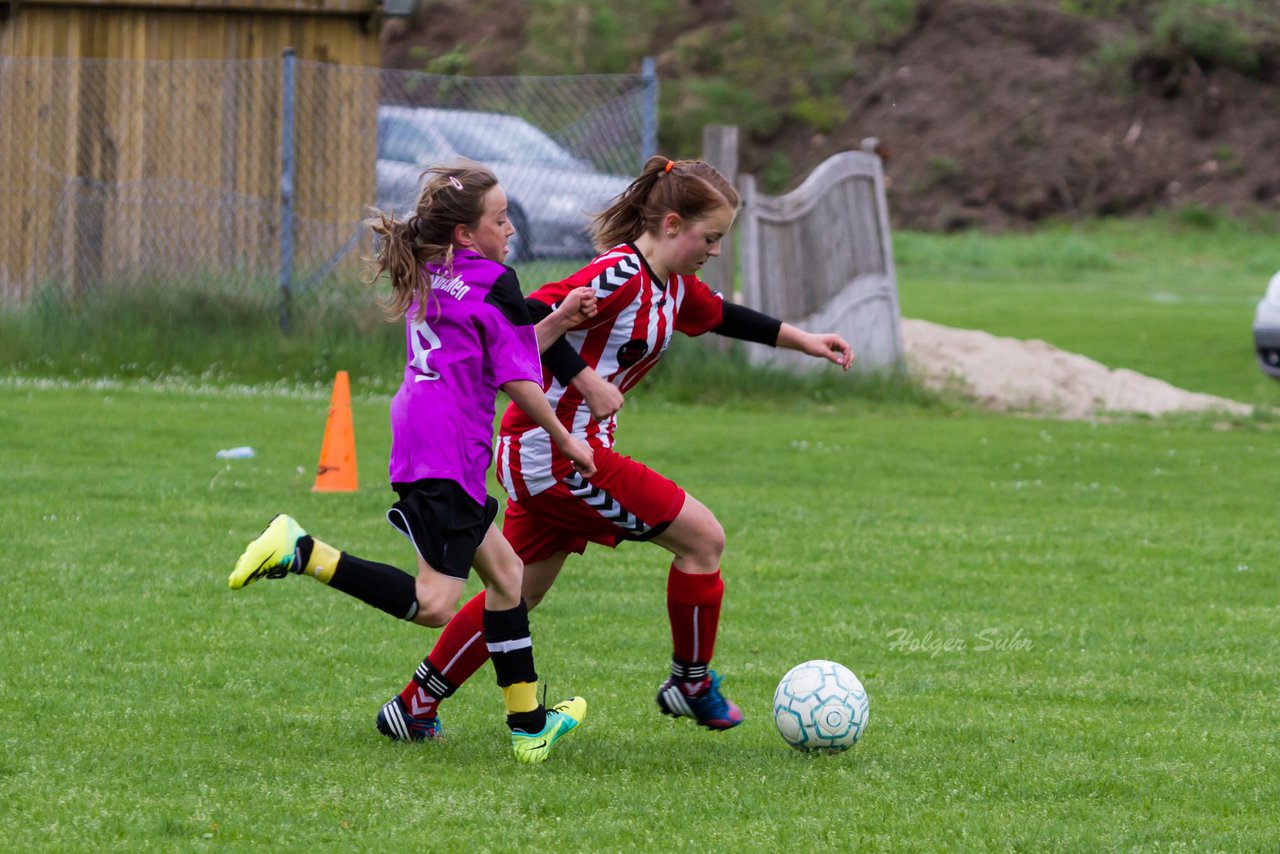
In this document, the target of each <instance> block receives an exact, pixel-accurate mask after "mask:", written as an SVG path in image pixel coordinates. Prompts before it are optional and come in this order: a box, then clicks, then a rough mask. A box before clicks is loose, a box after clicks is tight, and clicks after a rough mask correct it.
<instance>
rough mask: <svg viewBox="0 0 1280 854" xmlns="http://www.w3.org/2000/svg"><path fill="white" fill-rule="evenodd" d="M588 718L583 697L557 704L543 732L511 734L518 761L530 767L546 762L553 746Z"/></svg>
mask: <svg viewBox="0 0 1280 854" xmlns="http://www.w3.org/2000/svg"><path fill="white" fill-rule="evenodd" d="M586 716H587V701H586V700H584V699H582V698H581V697H570V698H569V699H567V700H565V701H563V702H561V703H557V704H556V705H555V706H554V707H553V708H550V709H548V710H547V725H546V726H544V727H543V728H542V732H536V733H527V732H519V731H513V732H512V733H511V747H512V749H513V750H514V751H515V754H516V760H517V761H519V762H524V763H525V764H528V765H532V764H535V763H538V762H545V761H546V759H547V756H549V755H550V754H551V748H552V746H554V745H555V743H556V742H557V741H559V740H560V737H561V736H564V735H568V734H569V733H571V732H573V731H574V730H575V729H577V728H578V725H579V724H581V723H582V721H583V719H584V718H586Z"/></svg>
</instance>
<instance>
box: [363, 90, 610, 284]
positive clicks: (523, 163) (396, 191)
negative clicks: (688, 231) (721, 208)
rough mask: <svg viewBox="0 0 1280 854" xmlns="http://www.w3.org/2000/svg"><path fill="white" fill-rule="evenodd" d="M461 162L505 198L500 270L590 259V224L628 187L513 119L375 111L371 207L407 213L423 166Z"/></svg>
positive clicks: (414, 110)
mask: <svg viewBox="0 0 1280 854" xmlns="http://www.w3.org/2000/svg"><path fill="white" fill-rule="evenodd" d="M457 157H466V158H469V159H471V160H474V161H476V162H478V163H482V164H484V165H485V166H488V167H489V168H490V169H492V170H493V172H494V174H495V175H497V176H498V181H499V183H501V184H502V188H503V189H504V190H505V191H506V193H507V209H508V211H509V215H510V218H511V224H512V225H513V226H515V229H516V234H515V235H513V236H512V238H511V241H510V243H509V248H510V254H509V255H508V256H507V261H508V263H514V262H516V261H522V260H527V259H530V258H538V257H555V258H573V257H581V258H589V257H591V256H592V255H594V254H595V250H594V248H593V247H592V244H591V236H590V233H589V231H588V226H589V224H590V222H591V219H592V217H593V216H594V215H595V214H596V213H599V212H600V211H601V210H603V209H604V208H605V207H607V206H608V204H609V202H610V201H611V200H612V199H613V198H614V197H615V196H617V195H618V194H619V193H621V192H622V191H623V190H624V189H626V187H627V185H628V184H630V183H631V179H630V178H629V177H627V176H624V175H610V174H607V173H604V172H600V171H599V170H597V169H595V168H594V167H592V166H591V165H590V164H589V163H586V162H585V161H583V160H580V159H579V158H577V157H575V156H573V155H572V154H570V153H569V152H568V151H567V150H565V148H564V147H563V146H561V145H560V144H559V143H557V142H556V141H555V140H553V139H552V138H551V137H549V136H548V135H547V134H545V133H544V132H543V131H541V130H539V129H538V128H536V127H534V126H533V125H532V124H530V123H529V122H527V121H525V120H524V119H522V118H519V117H518V116H510V115H505V114H502V113H488V112H482V111H478V110H453V109H440V108H436V107H400V106H382V107H379V108H378V160H377V193H378V197H377V199H376V201H375V203H374V204H375V205H376V207H378V208H379V209H380V210H383V211H388V212H391V211H394V212H396V213H397V215H399V216H403V215H404V214H405V213H407V212H409V211H412V210H413V206H414V203H415V202H416V200H417V197H418V190H419V187H420V181H421V177H422V172H423V170H424V169H426V168H427V167H428V166H431V165H433V164H437V163H444V162H447V161H449V160H452V159H454V158H457Z"/></svg>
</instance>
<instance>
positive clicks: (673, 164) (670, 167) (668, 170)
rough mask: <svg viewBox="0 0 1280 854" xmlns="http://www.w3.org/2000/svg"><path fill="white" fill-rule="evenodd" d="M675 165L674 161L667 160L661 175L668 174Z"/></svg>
mask: <svg viewBox="0 0 1280 854" xmlns="http://www.w3.org/2000/svg"><path fill="white" fill-rule="evenodd" d="M675 165H676V162H675V161H674V160H668V161H667V165H666V166H663V167H662V174H663V175H665V174H667V173H668V172H670V171H671V170H672V169H674V168H675Z"/></svg>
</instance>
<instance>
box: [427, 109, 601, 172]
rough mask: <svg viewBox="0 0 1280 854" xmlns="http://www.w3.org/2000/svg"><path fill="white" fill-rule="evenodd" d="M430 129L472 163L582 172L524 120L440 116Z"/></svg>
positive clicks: (483, 115) (476, 115)
mask: <svg viewBox="0 0 1280 854" xmlns="http://www.w3.org/2000/svg"><path fill="white" fill-rule="evenodd" d="M438 115H439V119H438V120H433V126H434V127H435V128H436V129H437V130H439V131H440V133H441V134H442V135H444V137H445V138H446V139H448V141H449V144H450V145H451V146H453V147H454V148H456V149H457V150H458V151H459V152H461V153H462V154H465V155H466V156H467V157H470V158H472V159H473V160H479V161H481V162H485V163H524V164H547V165H554V166H562V167H564V168H567V169H578V168H582V163H580V162H579V161H578V160H577V159H575V158H574V156H573V155H572V154H570V153H569V152H567V151H565V150H564V149H563V148H561V147H560V145H559V144H558V143H556V141H555V140H553V139H552V138H551V137H549V136H547V135H546V134H545V133H543V132H542V131H540V130H538V129H537V128H536V127H534V126H533V125H531V124H529V123H528V122H526V121H525V120H523V119H519V118H516V117H514V116H500V115H495V114H486V113H465V112H458V113H450V112H442V113H440V114H438Z"/></svg>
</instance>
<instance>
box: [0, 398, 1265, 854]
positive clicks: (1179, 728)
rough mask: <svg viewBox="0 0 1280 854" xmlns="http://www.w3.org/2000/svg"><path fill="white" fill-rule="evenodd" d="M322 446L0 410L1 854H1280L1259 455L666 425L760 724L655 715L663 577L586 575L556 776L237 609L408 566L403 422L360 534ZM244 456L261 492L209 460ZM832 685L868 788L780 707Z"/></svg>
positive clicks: (306, 606) (727, 420)
mask: <svg viewBox="0 0 1280 854" xmlns="http://www.w3.org/2000/svg"><path fill="white" fill-rule="evenodd" d="M326 409H327V400H326V399H324V397H323V396H317V395H314V394H312V395H289V394H285V393H263V394H253V393H212V392H208V391H206V392H196V391H183V390H180V389H172V388H171V389H161V390H154V389H150V388H147V387H139V386H132V387H129V386H123V387H110V386H108V387H93V386H92V385H89V384H79V385H73V386H70V387H33V386H32V385H30V384H25V383H14V382H6V383H4V384H2V385H0V413H2V414H0V430H2V431H3V432H4V434H5V435H6V436H9V437H10V438H9V439H7V440H6V442H5V443H4V445H3V451H2V452H0V453H2V457H3V465H0V481H2V484H0V485H2V486H3V489H4V494H5V495H6V496H7V498H6V500H5V502H4V505H3V511H2V515H0V518H2V519H3V529H4V531H5V540H6V553H7V554H8V555H9V556H10V560H9V561H8V567H7V573H8V578H7V580H6V584H5V585H4V586H5V590H6V591H8V592H7V594H6V605H7V607H6V618H5V631H4V632H3V633H2V634H0V650H2V652H3V660H4V661H5V667H4V671H3V680H2V682H0V688H2V695H3V697H4V702H3V708H2V711H0V732H2V733H3V736H0V744H2V745H3V750H2V751H0V795H2V796H0V802H2V803H3V808H2V810H0V814H2V815H3V816H4V832H3V836H2V837H0V839H2V840H3V841H2V842H0V847H4V848H7V849H9V850H41V849H43V850H67V849H79V850H87V849H97V848H111V847H115V848H122V849H128V850H143V849H150V850H173V849H185V848H191V847H199V846H201V845H203V844H228V845H231V846H232V847H245V848H248V847H258V846H275V847H280V848H287V849H302V848H314V847H317V846H318V847H321V848H344V849H347V848H349V849H352V850H372V849H374V848H379V849H382V848H385V847H387V846H389V845H390V846H394V845H398V844H400V845H416V846H425V847H426V848H428V849H429V850H439V849H443V848H446V847H447V848H449V850H494V851H498V850H508V849H511V848H514V847H519V848H528V847H533V846H541V847H548V846H554V847H557V848H564V847H569V848H572V849H574V850H635V849H642V848H648V847H650V846H653V845H655V844H656V841H660V842H661V845H662V847H664V848H672V849H676V850H694V849H705V848H714V847H724V846H729V845H732V846H735V847H738V848H740V849H744V850H763V849H772V850H778V849H785V848H791V847H793V846H795V845H796V844H797V841H798V840H800V839H804V840H806V841H807V844H811V845H815V846H825V847H829V848H834V849H842V848H852V847H855V846H857V847H871V848H874V849H891V850H938V849H941V848H960V849H971V848H1000V849H1004V848H1020V849H1027V850H1044V849H1061V850H1081V849H1095V848H1139V849H1169V848H1177V847H1179V846H1182V845H1188V846H1189V847H1192V848H1195V849H1214V850H1226V849H1259V848H1264V847H1266V846H1268V845H1269V844H1273V843H1274V840H1275V836H1274V832H1275V825H1274V809H1273V808H1274V804H1275V803H1276V800H1277V798H1280V784H1278V783H1277V779H1280V778H1277V776H1276V775H1275V773H1274V771H1275V763H1276V760H1277V753H1276V744H1275V737H1274V736H1275V732H1276V729H1277V726H1280V711H1277V708H1276V704H1275V684H1274V678H1273V677H1274V662H1275V661H1276V660H1277V656H1280V640H1278V638H1280V618H1278V616H1277V613H1276V608H1275V604H1274V593H1275V589H1276V580H1277V570H1276V559H1275V553H1276V547H1275V536H1274V534H1273V533H1272V528H1271V525H1272V524H1273V523H1274V514H1273V512H1272V511H1271V509H1270V502H1269V500H1267V498H1268V497H1269V496H1270V494H1271V493H1270V490H1271V489H1272V488H1274V476H1273V471H1274V467H1275V465H1276V464H1277V456H1278V452H1277V448H1276V446H1275V441H1274V436H1273V435H1272V434H1271V433H1270V432H1269V431H1267V430H1265V429H1263V428H1260V427H1258V426H1251V425H1249V424H1247V423H1245V424H1237V425H1235V426H1230V427H1228V428H1226V429H1221V428H1218V429H1215V428H1214V426H1213V425H1212V424H1210V423H1208V422H1202V421H1199V420H1185V421H1183V420H1175V421H1170V422H1135V423H1113V424H1085V423H1056V422H1043V421H1034V420H1027V419H1017V418H1001V417H996V416H990V415H981V414H973V413H959V414H954V413H953V414H945V413H941V412H938V413H930V412H927V411H924V410H920V409H917V408H912V407H903V408H901V409H898V410H896V411H895V410H893V409H892V408H890V409H883V408H881V409H879V410H876V409H872V408H868V407H864V406H860V405H859V404H857V403H849V404H843V405H838V406H798V407H797V408H796V410H795V411H793V412H766V411H761V410H759V409H733V408H724V409H717V410H714V411H713V410H706V409H700V408H696V407H684V406H681V407H675V406H665V405H661V404H659V403H653V404H648V405H646V404H645V403H643V402H641V403H640V405H638V406H635V407H633V408H632V410H631V411H628V412H627V413H626V416H627V417H626V420H625V425H624V428H623V429H624V430H625V433H624V436H625V444H624V447H625V449H626V450H628V451H630V452H632V453H634V454H636V455H637V456H639V457H641V458H642V459H645V460H647V461H649V462H650V463H651V464H653V465H655V466H656V467H657V468H659V469H660V470H662V471H664V472H666V473H668V474H669V475H671V476H673V477H675V478H677V479H678V480H679V481H680V482H682V483H684V484H686V485H687V486H688V487H689V488H690V489H691V491H693V493H694V494H695V495H697V496H698V497H699V498H700V499H702V500H703V501H704V502H706V503H707V504H708V505H710V506H711V507H713V508H715V509H716V510H717V512H718V514H719V516H720V518H721V519H722V520H723V522H724V524H725V527H726V530H727V532H728V537H729V547H728V552H727V555H726V559H725V574H726V579H727V583H728V589H729V594H728V599H727V603H726V607H725V611H724V619H723V630H722V634H721V639H720V643H719V647H718V654H717V664H718V667H719V668H720V669H721V670H722V672H724V673H725V674H726V675H727V677H728V681H727V683H726V685H727V689H728V691H729V692H731V696H733V697H734V698H735V699H736V700H737V701H738V702H739V703H740V704H741V705H742V706H743V708H744V709H745V711H746V714H747V716H748V717H747V722H746V724H745V725H744V726H742V727H741V728H739V729H738V730H735V731H732V732H729V733H709V732H705V731H701V730H698V729H697V728H696V727H694V726H693V725H692V724H690V723H689V722H687V721H671V720H668V719H665V718H662V717H661V716H659V715H658V714H657V712H656V709H655V707H654V703H653V693H654V689H655V686H656V684H657V683H658V681H660V679H661V678H662V677H663V670H664V664H665V659H666V656H667V654H668V650H669V640H668V637H667V629H666V627H665V611H664V605H663V585H664V579H665V572H666V560H665V559H664V557H663V555H662V553H661V552H660V551H659V550H658V549H657V548H656V547H653V546H647V545H632V546H629V547H624V548H623V549H621V550H619V551H617V552H609V551H606V550H594V551H591V552H589V553H588V556H587V557H585V558H580V559H574V560H572V561H571V563H570V564H569V565H568V567H567V568H566V570H565V573H564V575H563V576H562V578H561V581H560V583H559V584H558V585H557V588H556V590H555V591H553V593H552V594H551V596H549V597H548V599H547V601H546V603H544V605H543V606H542V607H541V608H539V609H538V610H536V611H535V612H534V615H533V625H534V636H535V638H536V641H537V651H538V661H539V668H540V670H541V672H542V674H543V675H544V676H545V677H546V678H547V679H548V680H549V681H550V683H551V690H552V693H553V694H554V695H559V694H567V693H582V694H583V695H584V696H586V697H587V698H588V699H589V700H590V702H591V711H590V715H589V718H588V720H587V722H586V724H585V726H584V728H583V730H582V731H581V732H580V733H578V734H575V735H574V736H573V737H572V738H571V739H569V740H567V741H566V742H564V743H563V745H562V746H561V747H560V748H558V752H557V754H556V755H555V756H553V757H552V759H551V761H550V762H549V763H548V764H547V765H546V766H543V767H540V768H533V769H530V768H526V767H520V766H517V765H516V764H515V763H514V762H513V761H512V759H511V757H510V755H509V753H508V748H507V745H506V739H505V736H504V732H503V726H502V723H501V698H500V696H499V694H498V692H497V690H496V689H495V688H494V686H493V684H492V675H491V671H490V670H488V669H487V668H486V670H484V671H482V673H481V675H480V676H479V677H477V679H476V680H475V681H474V682H473V683H472V684H469V685H468V686H466V687H465V688H464V689H463V691H462V692H461V693H460V694H459V696H458V697H457V698H455V699H454V700H453V701H451V703H450V704H449V705H447V706H446V710H445V713H446V715H447V717H446V721H447V725H448V736H449V738H448V741H447V742H446V743H444V744H440V745H434V744H433V745H396V744H391V743H389V742H385V741H384V740H383V739H382V738H381V737H380V736H378V735H377V734H376V732H375V731H374V729H373V725H372V722H373V715H374V713H375V712H376V710H377V708H378V706H379V705H380V704H381V703H382V702H383V701H384V700H385V699H386V698H387V696H389V694H391V693H392V692H394V691H396V690H398V689H399V688H400V687H402V685H403V683H404V681H405V680H406V679H407V677H408V676H409V675H410V674H411V672H412V670H413V668H414V667H415V666H416V664H417V663H418V661H419V660H420V659H421V657H422V655H423V654H424V653H425V651H426V649H427V646H428V644H429V643H430V642H431V640H432V639H433V638H434V636H435V633H434V632H432V631H428V630H424V629H420V628H416V627H413V626H410V625H407V624H403V623H398V622H396V621H394V620H391V619H390V618H388V617H385V616H384V615H382V614H381V613H379V612H376V611H373V610H371V609H369V608H367V607H365V606H362V605H360V604H358V603H356V602H355V601H354V600H351V599H348V598H347V597H345V596H343V595H342V594H340V593H337V592H335V591H332V590H328V589H324V588H322V587H321V586H320V585H319V584H316V583H314V582H312V581H311V580H309V579H303V578H289V579H286V580H283V581H278V582H271V583H262V584H259V585H255V586H254V587H251V588H249V589H246V590H244V591H238V592H235V593H232V592H230V591H228V590H227V589H226V587H225V584H226V581H225V579H226V574H227V572H228V570H229V568H230V565H231V563H232V562H233V561H234V559H235V555H236V554H237V553H238V552H239V550H240V548H241V547H242V545H243V543H244V542H246V541H247V540H248V539H250V538H251V537H253V536H254V535H255V534H256V533H257V531H258V530H259V528H260V527H261V526H262V524H263V523H264V522H265V521H266V519H267V518H268V517H269V516H270V514H271V513H272V512H275V511H276V510H279V509H288V510H290V511H291V512H293V513H294V514H295V515H296V516H297V517H298V518H299V519H301V520H302V521H303V522H304V524H306V525H308V526H309V527H310V528H311V529H312V530H314V531H315V532H317V533H319V534H320V535H321V536H324V537H327V538H328V539H330V540H332V541H333V542H335V543H336V544H338V545H340V546H342V547H346V548H349V549H351V550H353V551H356V552H358V553H361V554H365V555H367V556H370V557H373V558H379V559H383V560H387V561H392V562H399V563H407V561H408V559H409V553H408V549H407V546H406V545H405V544H404V543H403V541H402V540H401V539H400V538H399V537H398V535H396V534H394V532H393V531H392V530H391V529H390V527H389V526H387V525H386V523H385V522H383V521H382V519H381V515H382V511H383V509H384V508H385V505H386V503H387V500H388V495H389V493H388V491H387V490H386V488H385V486H384V484H383V478H384V475H383V466H384V464H385V459H386V451H387V447H386V446H387V440H386V430H385V426H384V419H385V409H386V400H385V399H384V398H367V399H358V400H357V402H356V429H357V440H358V443H359V450H360V455H359V463H360V467H361V490H360V491H359V492H358V493H355V494H342V495H313V494H312V493H310V492H309V486H310V483H311V471H312V467H313V466H314V463H315V458H316V455H317V452H318V446H319V441H320V434H321V430H322V424H323V420H324V415H325V411H326ZM673 438H678V441H673ZM239 444H250V445H253V446H254V447H255V448H257V449H258V452H259V455H258V457H257V458H256V459H253V460H245V461H233V462H223V461H218V460H215V459H214V452H215V451H216V450H218V449H219V448H223V447H229V446H233V445H239ZM815 657H821V658H832V659H835V660H838V661H841V662H843V663H845V664H846V665H847V666H849V667H851V668H852V669H854V670H855V672H857V673H858V674H859V675H860V676H861V677H862V678H863V680H864V682H865V684H866V686H867V689H868V691H869V693H870V696H871V708H872V723H871V726H870V729H869V730H868V733H867V735H866V738H865V739H864V741H863V742H862V743H861V744H859V745H858V746H857V747H856V748H855V749H854V750H853V751H851V752H849V753H846V754H843V755H839V756H834V757H828V756H805V755H801V754H799V753H796V752H794V751H792V750H791V749H790V748H788V747H786V746H785V745H784V744H783V743H782V741H781V740H780V739H779V737H778V736H777V735H776V733H775V732H774V731H773V727H772V724H771V722H770V719H769V709H770V697H771V695H772V691H773V687H774V685H775V684H776V682H777V679H778V678H779V677H780V676H781V674H782V673H783V672H784V671H785V670H786V669H787V668H789V667H790V666H791V665H793V664H795V663H797V662H799V661H802V660H805V659H807V658H815ZM445 840H448V842H447V844H446V842H445ZM433 841H435V842H433Z"/></svg>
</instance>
